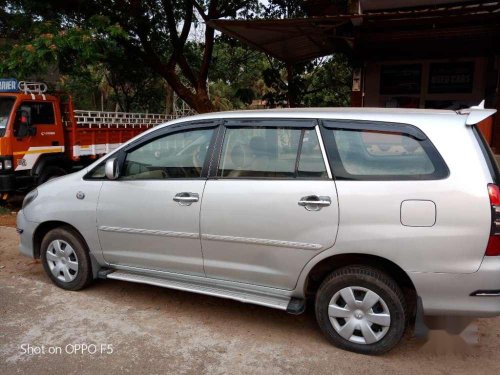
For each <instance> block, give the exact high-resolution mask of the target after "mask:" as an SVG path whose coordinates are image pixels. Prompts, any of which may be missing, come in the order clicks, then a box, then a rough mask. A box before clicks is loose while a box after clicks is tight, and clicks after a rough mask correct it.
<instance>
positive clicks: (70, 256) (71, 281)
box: [41, 228, 92, 290]
mask: <svg viewBox="0 0 500 375" xmlns="http://www.w3.org/2000/svg"><path fill="white" fill-rule="evenodd" d="M41 259H42V264H43V268H44V269H45V272H46V273H47V275H48V276H49V277H50V279H51V280H52V282H53V283H54V284H56V285H57V286H58V287H60V288H63V289H66V290H80V289H83V288H85V287H86V286H87V285H88V284H90V282H92V266H91V263H90V257H89V254H88V251H87V247H86V245H85V243H84V242H83V240H82V239H81V238H80V236H79V235H78V234H76V233H75V232H74V231H72V230H70V229H69V228H56V229H52V230H51V231H49V232H48V233H47V234H46V235H45V237H44V238H43V241H42V245H41Z"/></svg>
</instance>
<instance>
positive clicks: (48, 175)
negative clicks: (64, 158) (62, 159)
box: [38, 166, 66, 185]
mask: <svg viewBox="0 0 500 375" xmlns="http://www.w3.org/2000/svg"><path fill="white" fill-rule="evenodd" d="M65 174H66V171H65V170H64V169H62V168H61V167H56V166H50V167H47V168H45V169H44V170H43V171H42V173H41V174H40V178H39V179H38V184H39V185H40V184H43V183H44V182H47V181H50V180H52V179H53V178H56V177H60V176H64V175H65Z"/></svg>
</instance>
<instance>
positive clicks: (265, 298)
mask: <svg viewBox="0 0 500 375" xmlns="http://www.w3.org/2000/svg"><path fill="white" fill-rule="evenodd" d="M103 276H104V277H103V278H107V279H114V280H123V281H130V282H133V283H140V284H149V285H155V286H159V287H163V288H169V289H176V290H182V291H186V292H193V293H199V294H205V295H208V296H214V297H221V298H228V299H232V300H236V301H239V302H244V303H252V304H255V305H260V306H266V307H271V308H274V309H278V310H285V311H287V312H289V313H291V314H300V313H301V312H302V311H304V306H305V304H304V302H303V300H298V299H296V298H291V297H285V296H277V295H274V296H269V295H263V294H259V293H253V292H250V291H248V290H238V289H234V288H231V289H229V288H224V287H222V286H220V285H207V284H201V283H195V282H190V281H178V280H172V279H165V278H160V277H154V276H145V275H139V274H136V273H132V272H127V271H114V272H111V273H108V274H106V275H103ZM298 302H299V303H298Z"/></svg>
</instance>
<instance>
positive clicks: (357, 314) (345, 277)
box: [315, 265, 406, 354]
mask: <svg viewBox="0 0 500 375" xmlns="http://www.w3.org/2000/svg"><path fill="white" fill-rule="evenodd" d="M315 309H316V319H317V321H318V324H319V326H320V328H321V330H322V331H323V333H324V334H325V335H326V337H327V338H328V340H329V341H330V342H331V343H332V344H334V345H335V346H337V347H339V348H341V349H346V350H350V351H353V352H357V353H362V354H382V353H385V352H388V351H389V350H391V349H392V348H393V347H394V346H396V344H397V343H398V342H399V341H400V340H401V338H402V337H403V334H404V330H405V322H406V304H405V298H404V296H403V293H402V292H401V289H400V288H399V286H398V285H397V284H396V282H395V281H394V280H393V279H392V278H390V277H389V276H387V275H386V274H385V273H383V272H381V271H379V270H377V269H375V268H372V267H368V266H363V265H354V266H348V267H344V268H340V269H338V270H336V271H334V272H332V273H331V274H330V275H329V276H328V277H327V278H326V279H325V280H324V281H323V283H322V284H321V286H320V287H319V289H318V292H317V294H316V306H315Z"/></svg>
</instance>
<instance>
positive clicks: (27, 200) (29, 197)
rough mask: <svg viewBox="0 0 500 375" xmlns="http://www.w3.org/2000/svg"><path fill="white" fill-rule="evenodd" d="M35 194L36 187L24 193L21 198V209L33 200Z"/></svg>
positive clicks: (36, 191)
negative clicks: (22, 198)
mask: <svg viewBox="0 0 500 375" xmlns="http://www.w3.org/2000/svg"><path fill="white" fill-rule="evenodd" d="M37 196H38V190H37V189H35V190H31V191H30V192H29V193H28V194H26V196H25V197H24V200H23V207H22V208H23V210H24V208H25V207H26V206H27V205H28V204H30V203H31V202H33V201H34V200H35V198H36V197H37Z"/></svg>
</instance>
